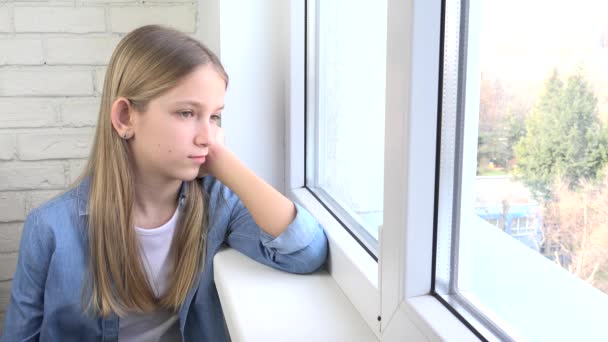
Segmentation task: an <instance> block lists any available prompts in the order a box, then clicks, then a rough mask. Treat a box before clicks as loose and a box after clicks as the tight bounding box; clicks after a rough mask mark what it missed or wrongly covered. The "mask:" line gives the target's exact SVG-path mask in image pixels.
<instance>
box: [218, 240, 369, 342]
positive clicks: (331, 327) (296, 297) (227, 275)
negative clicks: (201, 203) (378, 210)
mask: <svg viewBox="0 0 608 342" xmlns="http://www.w3.org/2000/svg"><path fill="white" fill-rule="evenodd" d="M214 277H215V284H216V286H217V290H218V293H219V296H220V301H221V303H222V309H223V311H224V316H225V318H226V324H227V326H228V330H229V332H230V336H231V339H232V341H235V342H237V341H377V339H376V336H375V335H374V333H373V332H372V331H371V330H370V329H369V328H368V326H367V324H366V323H365V322H364V320H363V319H362V318H361V316H360V315H359V313H358V312H357V310H356V309H355V308H354V307H353V305H352V304H351V303H350V302H349V300H348V299H347V298H346V296H345V295H344V294H343V292H342V291H341V290H340V288H339V287H338V285H337V284H336V282H335V281H334V279H333V278H332V277H331V276H330V275H329V274H328V273H327V271H325V270H320V271H318V272H316V273H314V274H310V275H296V274H289V273H286V272H281V271H278V270H275V269H272V268H270V267H268V266H265V265H262V264H259V263H257V262H255V261H253V260H251V259H249V258H248V257H246V256H244V255H242V254H241V253H239V252H237V251H236V250H233V249H224V250H222V251H220V252H218V253H217V254H216V256H215V258H214Z"/></svg>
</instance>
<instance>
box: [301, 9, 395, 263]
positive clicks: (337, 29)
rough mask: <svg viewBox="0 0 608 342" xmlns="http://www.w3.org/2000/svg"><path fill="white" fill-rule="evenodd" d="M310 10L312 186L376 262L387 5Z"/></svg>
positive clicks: (308, 114) (308, 83) (309, 150)
mask: <svg viewBox="0 0 608 342" xmlns="http://www.w3.org/2000/svg"><path fill="white" fill-rule="evenodd" d="M307 6H308V13H309V14H308V23H307V37H308V41H307V45H306V47H307V52H306V55H307V61H306V68H307V74H306V87H307V90H306V117H307V120H306V121H307V122H306V141H307V144H306V187H307V188H309V189H310V190H311V191H312V192H313V193H314V194H315V196H316V197H317V198H318V199H319V200H320V201H321V202H322V203H324V205H325V206H326V207H327V208H328V210H330V211H331V212H332V213H333V214H334V215H335V216H336V218H337V219H338V220H339V221H340V222H342V224H343V225H344V226H345V227H346V228H347V229H349V231H350V232H351V234H352V235H353V236H354V237H355V238H356V239H357V240H358V241H359V242H360V243H361V244H362V245H363V246H364V247H365V248H366V249H367V250H368V252H370V253H371V254H373V255H374V257H375V255H377V249H378V234H379V233H378V232H379V228H380V227H381V226H382V221H383V187H384V104H385V83H386V82H385V74H386V68H385V65H386V53H385V51H386V1H378V2H374V3H373V5H370V4H369V3H364V2H354V3H353V2H350V1H345V0H341V1H323V2H322V1H314V0H311V1H308V2H307ZM363 23H364V24H363Z"/></svg>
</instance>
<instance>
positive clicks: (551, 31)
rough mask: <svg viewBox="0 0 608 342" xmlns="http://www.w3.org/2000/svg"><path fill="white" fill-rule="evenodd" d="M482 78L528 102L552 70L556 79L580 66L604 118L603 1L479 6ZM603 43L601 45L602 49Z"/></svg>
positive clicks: (607, 92)
mask: <svg viewBox="0 0 608 342" xmlns="http://www.w3.org/2000/svg"><path fill="white" fill-rule="evenodd" d="M479 2H480V3H481V32H480V43H481V44H480V45H481V48H480V54H481V56H480V60H481V70H482V72H483V74H484V77H487V78H490V79H500V80H501V81H502V82H504V83H505V85H506V87H508V88H510V90H511V91H512V92H514V93H516V94H519V96H522V97H524V96H528V97H530V98H534V97H536V96H537V95H538V93H539V92H540V91H542V86H543V84H544V81H545V79H546V78H547V77H548V76H549V75H550V73H551V71H552V70H553V68H554V67H557V68H558V70H559V72H560V74H561V75H562V78H563V79H565V77H567V76H568V75H570V74H572V72H573V71H574V70H575V69H576V68H577V66H583V68H584V69H583V70H584V73H585V76H586V77H587V79H588V80H589V81H590V82H591V84H592V85H593V87H594V89H595V91H596V96H598V100H599V102H600V107H601V111H602V112H603V113H604V115H602V116H605V115H606V114H608V1H607V0H577V1H564V0H509V1H505V0H479ZM602 40H604V44H602Z"/></svg>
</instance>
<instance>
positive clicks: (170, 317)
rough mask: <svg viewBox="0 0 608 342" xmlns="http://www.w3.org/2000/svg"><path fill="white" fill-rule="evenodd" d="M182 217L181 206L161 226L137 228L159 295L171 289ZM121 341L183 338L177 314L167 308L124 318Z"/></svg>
mask: <svg viewBox="0 0 608 342" xmlns="http://www.w3.org/2000/svg"><path fill="white" fill-rule="evenodd" d="M178 217H179V207H178V210H175V214H173V217H171V219H169V221H168V222H167V223H165V224H163V225H162V226H160V227H158V228H150V229H147V228H139V227H135V230H136V232H137V238H138V239H139V243H140V247H141V248H140V257H141V259H142V260H143V264H144V267H145V270H146V273H147V275H148V279H150V280H151V282H152V284H151V285H152V289H153V290H154V294H155V295H156V296H157V297H160V295H161V294H163V293H164V292H165V291H166V290H167V286H168V285H169V284H168V275H169V271H170V267H171V266H172V265H171V259H170V258H169V252H170V248H171V241H172V240H173V235H174V233H175V229H176V228H175V226H176V224H177V221H178ZM118 340H119V341H121V342H131V341H137V342H159V341H163V342H164V341H181V334H180V332H179V324H178V319H177V315H176V314H172V313H169V312H167V311H157V312H154V313H146V314H135V313H131V314H129V315H128V316H126V317H124V318H121V319H120V327H119V331H118Z"/></svg>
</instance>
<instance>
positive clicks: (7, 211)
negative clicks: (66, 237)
mask: <svg viewBox="0 0 608 342" xmlns="http://www.w3.org/2000/svg"><path fill="white" fill-rule="evenodd" d="M201 1H202V0H201ZM197 11H198V2H197V1H192V0H153V1H150V0H27V1H15V0H0V329H1V327H2V324H3V321H4V315H5V312H6V306H7V305H8V301H9V296H10V286H11V281H12V277H13V274H14V272H15V265H16V260H17V252H18V249H19V239H20V237H21V231H22V229H23V221H24V219H25V217H26V216H27V213H28V212H29V211H31V210H32V209H33V208H35V207H37V206H39V205H40V204H42V203H44V202H45V201H47V200H48V199H50V198H52V197H54V196H56V195H58V194H61V193H62V192H63V191H64V190H65V189H66V188H67V186H69V185H70V184H71V183H72V182H74V181H75V180H76V179H77V178H78V176H79V175H80V172H81V170H82V168H83V166H84V163H85V160H86V157H87V156H88V153H89V150H90V147H91V143H92V141H93V133H94V126H95V124H96V122H97V115H98V111H99V103H100V95H101V90H102V87H103V79H104V75H105V71H106V65H107V63H108V61H109V59H110V56H111V53H112V51H113V50H114V48H115V47H116V45H117V44H118V42H119V41H120V38H122V37H123V36H124V34H125V33H126V32H128V31H130V30H132V29H133V28H135V27H137V26H140V25H144V24H163V25H168V26H172V27H175V28H177V29H180V30H182V31H185V32H188V33H191V34H194V35H197V27H198V26H199V25H198V23H197V20H199V19H198V13H197Z"/></svg>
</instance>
